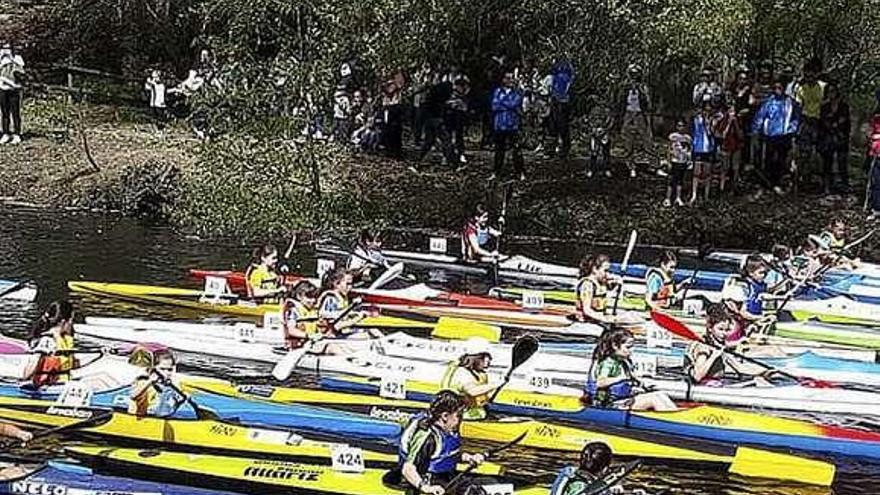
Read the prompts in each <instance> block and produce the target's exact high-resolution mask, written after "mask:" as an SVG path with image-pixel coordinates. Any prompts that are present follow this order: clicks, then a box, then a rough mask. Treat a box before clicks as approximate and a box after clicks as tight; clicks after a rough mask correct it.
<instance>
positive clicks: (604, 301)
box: [575, 277, 608, 314]
mask: <svg viewBox="0 0 880 495" xmlns="http://www.w3.org/2000/svg"><path fill="white" fill-rule="evenodd" d="M586 284H590V287H591V288H592V295H591V297H590V301H589V306H590V309H592V310H593V311H596V312H599V313H604V312H605V308H606V307H607V306H608V289H607V288H606V287H605V286H604V285H602V284H600V283H598V282H596V281H595V280H593V279H591V278H590V277H584V278H582V279H580V280H578V283H577V286H576V288H575V291H576V294H575V295H576V298H575V299H576V306H577V310H578V313H580V314H583V310H584V302H585V301H584V298H583V292H584V289H585V288H586V286H587V285H586Z"/></svg>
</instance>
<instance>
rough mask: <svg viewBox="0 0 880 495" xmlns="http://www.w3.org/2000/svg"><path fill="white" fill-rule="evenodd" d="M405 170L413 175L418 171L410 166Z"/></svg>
mask: <svg viewBox="0 0 880 495" xmlns="http://www.w3.org/2000/svg"><path fill="white" fill-rule="evenodd" d="M406 169H407V170H409V171H410V172H412V173H414V174H418V173H419V169H417V168H415V167H414V166H412V165H410V166H409V167H406Z"/></svg>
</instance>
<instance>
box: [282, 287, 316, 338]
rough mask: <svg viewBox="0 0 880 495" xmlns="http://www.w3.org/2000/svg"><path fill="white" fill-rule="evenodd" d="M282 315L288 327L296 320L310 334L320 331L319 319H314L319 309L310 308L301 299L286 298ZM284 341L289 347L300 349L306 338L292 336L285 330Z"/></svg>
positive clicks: (285, 325)
mask: <svg viewBox="0 0 880 495" xmlns="http://www.w3.org/2000/svg"><path fill="white" fill-rule="evenodd" d="M281 316H282V318H283V319H284V327H285V328H287V325H288V324H289V322H295V324H296V325H297V326H300V327H301V328H302V329H303V331H304V332H305V333H306V334H308V335H315V334H318V333H319V330H318V320H317V319H314V320H312V319H313V318H315V317H317V316H318V311H317V309H315V308H312V309H309V308H306V307H305V305H304V304H303V303H301V302H299V301H296V300H293V299H286V300H285V301H284V308H283V310H282V312H281ZM305 319H310V320H312V321H302V320H305ZM284 341H285V343H286V344H287V348H288V349H299V348H300V347H302V346H303V344H305V343H306V339H302V338H296V337H291V336H290V335H288V334H287V331H285V332H284Z"/></svg>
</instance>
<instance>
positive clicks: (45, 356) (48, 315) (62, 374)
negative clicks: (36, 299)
mask: <svg viewBox="0 0 880 495" xmlns="http://www.w3.org/2000/svg"><path fill="white" fill-rule="evenodd" d="M73 316H74V311H73V305H72V304H70V302H68V301H55V302H53V303H52V304H50V305H49V306H48V307H47V308H46V311H44V312H43V314H42V315H40V318H39V319H38V320H37V322H36V324H34V327H33V329H32V330H31V338H30V341H29V344H28V345H29V347H30V350H31V352H33V353H34V354H36V355H38V356H39V357H38V358H37V359H36V360H35V361H33V364H32V365H31V366H29V367H28V369H26V370H25V373H24V377H23V378H24V379H25V380H31V381H32V382H33V385H34V387H36V388H39V387H42V386H45V385H52V384H55V383H64V382H67V381H68V380H69V378H70V371H71V370H72V369H74V368H76V367H77V366H78V363H77V359H76V356H75V355H74V354H73V351H74V339H73Z"/></svg>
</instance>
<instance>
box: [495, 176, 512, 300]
mask: <svg viewBox="0 0 880 495" xmlns="http://www.w3.org/2000/svg"><path fill="white" fill-rule="evenodd" d="M510 188H511V185H510V184H507V185H506V186H505V187H504V192H503V193H502V197H501V214H500V215H498V238H497V240H496V241H495V252H496V253H498V255H497V256H495V259H493V260H492V279H493V280H494V281H495V285H498V270H499V266H498V265H499V263H500V262H501V236H503V235H504V224H505V223H506V222H507V201H508V199H509V198H510V190H511V189H510Z"/></svg>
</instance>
